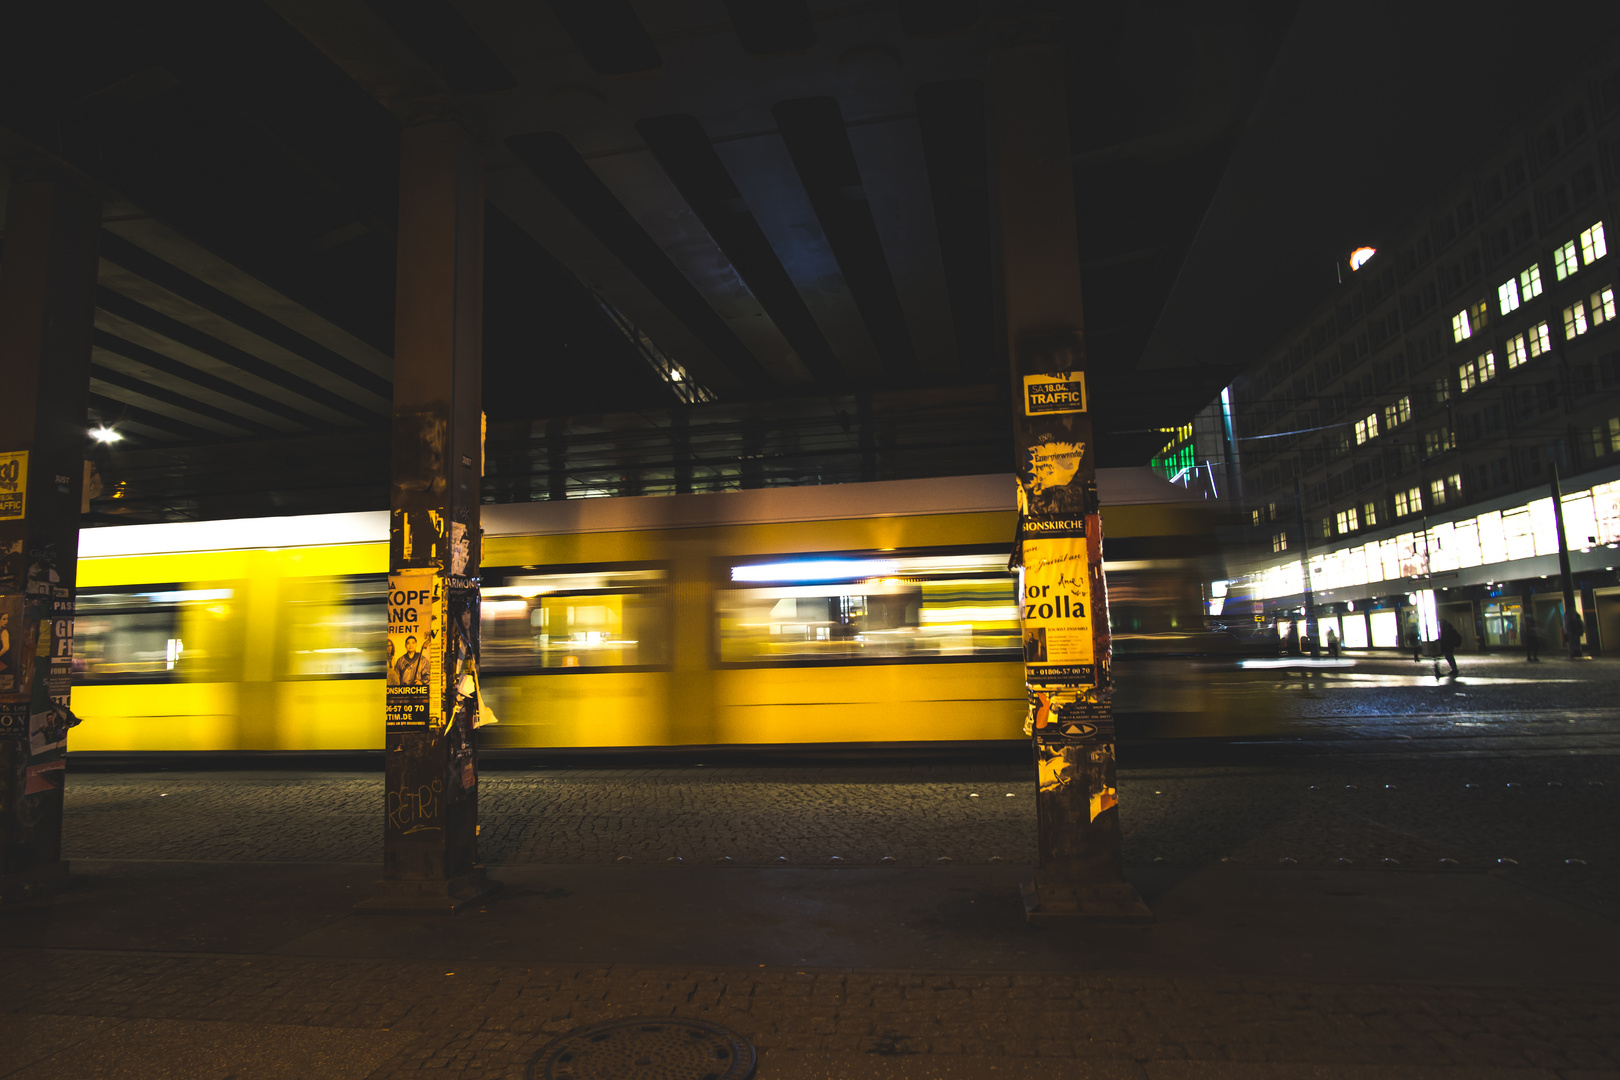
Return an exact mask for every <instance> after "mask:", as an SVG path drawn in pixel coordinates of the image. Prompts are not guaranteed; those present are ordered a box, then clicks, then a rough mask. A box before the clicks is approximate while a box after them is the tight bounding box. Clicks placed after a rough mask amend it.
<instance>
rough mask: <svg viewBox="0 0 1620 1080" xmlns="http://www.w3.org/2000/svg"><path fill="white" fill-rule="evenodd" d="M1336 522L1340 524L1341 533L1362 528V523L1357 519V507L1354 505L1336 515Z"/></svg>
mask: <svg viewBox="0 0 1620 1080" xmlns="http://www.w3.org/2000/svg"><path fill="white" fill-rule="evenodd" d="M1334 523H1335V524H1336V525H1338V527H1339V531H1340V532H1341V533H1349V532H1355V531H1356V530H1357V529H1359V528H1361V524H1360V522H1359V521H1358V520H1357V515H1356V508H1355V507H1353V506H1352V507H1350V508H1349V509H1348V510H1340V511H1339V512H1338V514H1337V515H1335V522H1334Z"/></svg>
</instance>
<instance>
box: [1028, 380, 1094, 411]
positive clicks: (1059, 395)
mask: <svg viewBox="0 0 1620 1080" xmlns="http://www.w3.org/2000/svg"><path fill="white" fill-rule="evenodd" d="M1085 411H1086V373H1085V372H1083V371H1062V372H1058V373H1057V374H1055V375H1025V376H1024V415H1025V416H1045V415H1047V414H1050V413H1083V412H1085Z"/></svg>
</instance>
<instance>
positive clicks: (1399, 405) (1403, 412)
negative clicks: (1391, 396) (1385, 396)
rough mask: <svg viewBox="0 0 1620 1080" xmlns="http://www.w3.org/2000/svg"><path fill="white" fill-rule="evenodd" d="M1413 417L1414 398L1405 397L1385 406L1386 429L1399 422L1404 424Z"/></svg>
mask: <svg viewBox="0 0 1620 1080" xmlns="http://www.w3.org/2000/svg"><path fill="white" fill-rule="evenodd" d="M1410 419H1412V399H1411V398H1409V397H1403V398H1401V399H1400V400H1399V401H1396V402H1393V403H1391V404H1389V405H1385V406H1384V430H1385V431H1388V430H1389V429H1390V428H1392V427H1395V426H1396V425H1398V424H1404V423H1405V422H1406V421H1408V420H1410Z"/></svg>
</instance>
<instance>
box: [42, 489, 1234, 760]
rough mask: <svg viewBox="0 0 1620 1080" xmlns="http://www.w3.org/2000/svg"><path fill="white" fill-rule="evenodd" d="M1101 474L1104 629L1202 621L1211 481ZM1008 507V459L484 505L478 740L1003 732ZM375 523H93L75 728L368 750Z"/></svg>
mask: <svg viewBox="0 0 1620 1080" xmlns="http://www.w3.org/2000/svg"><path fill="white" fill-rule="evenodd" d="M1099 489H1100V493H1101V496H1102V501H1103V504H1104V509H1103V523H1104V534H1105V537H1106V538H1107V542H1108V544H1109V558H1110V566H1109V585H1110V592H1111V594H1112V595H1116V596H1117V597H1118V599H1117V600H1116V602H1115V604H1114V608H1113V612H1112V614H1113V622H1114V625H1115V627H1116V632H1117V633H1118V634H1119V637H1120V645H1121V647H1122V648H1124V649H1126V650H1128V649H1129V648H1130V647H1131V645H1132V642H1133V641H1153V640H1165V639H1169V640H1174V639H1176V638H1177V637H1178V635H1179V636H1185V635H1187V634H1189V633H1193V632H1196V630H1197V629H1199V628H1200V627H1201V618H1200V611H1199V609H1198V593H1197V587H1196V582H1197V580H1198V579H1199V570H1200V568H1199V567H1197V566H1196V565H1194V563H1195V559H1194V558H1193V557H1192V555H1191V554H1190V552H1192V551H1193V550H1194V548H1193V547H1189V545H1188V544H1187V543H1186V541H1187V540H1188V539H1189V538H1190V537H1200V536H1207V535H1208V533H1209V522H1208V515H1207V514H1206V513H1205V512H1204V509H1203V508H1204V507H1207V505H1208V504H1202V505H1200V504H1198V503H1197V502H1189V501H1188V497H1187V496H1186V494H1185V493H1184V492H1183V491H1182V489H1179V488H1175V487H1173V486H1172V485H1169V484H1167V483H1165V482H1164V481H1163V480H1161V479H1159V478H1157V477H1156V476H1154V475H1153V474H1152V473H1151V472H1150V471H1149V470H1146V469H1141V470H1135V469H1130V470H1102V472H1101V474H1100V475H1099ZM1013 515H1014V511H1013V481H1012V478H1011V477H1009V476H973V477H957V478H949V479H934V480H903V481H882V482H876V483H866V484H847V485H840V486H828V487H795V488H769V489H761V490H750V491H734V492H724V493H716V494H702V495H677V496H649V497H640V498H621V499H581V500H569V501H559V502H541V503H525V504H516V505H500V506H496V505H487V506H485V507H483V528H484V533H485V540H484V560H483V597H482V614H481V618H482V646H481V652H482V662H481V671H482V674H483V689H484V692H485V695H486V697H487V698H488V701H489V704H490V706H491V707H492V709H493V711H494V713H495V714H496V715H497V716H498V717H499V719H500V723H499V724H498V725H497V726H494V727H488V728H485V729H484V730H483V732H482V733H481V740H482V745H483V746H484V747H486V748H513V749H515V748H564V747H571V748H577V747H650V746H673V745H689V746H703V745H755V746H757V745H769V746H784V745H794V744H821V745H827V744H840V745H849V744H867V745H870V744H894V743H919V742H932V743H941V742H945V743H959V742H975V741H981V740H999V739H1016V738H1019V737H1021V733H1022V725H1023V718H1024V711H1025V706H1024V694H1023V685H1022V677H1023V675H1022V663H1021V656H1020V644H1019V642H1020V639H1019V634H1018V626H1017V609H1016V602H1015V588H1016V586H1015V583H1014V580H1013V578H1012V576H1011V575H1010V574H1009V573H1008V572H1007V569H1006V561H1007V552H1008V548H1009V544H1010V539H1011V536H1012V530H1013V522H1014V516H1013ZM387 528H388V524H387V514H386V513H381V512H376V513H356V514H327V515H314V516H309V517H291V518H258V519H243V520H235V521H213V522H196V523H185V524H161V525H134V526H116V527H109V528H101V529H93V530H86V531H85V532H84V534H83V537H82V540H81V556H80V563H79V599H78V614H77V619H76V624H75V646H74V651H75V661H74V664H75V669H76V670H75V685H74V689H73V708H74V711H75V712H76V713H77V714H78V715H79V716H80V717H82V718H83V720H84V723H83V725H82V726H80V727H78V728H76V729H75V730H74V732H73V737H72V740H71V743H70V746H71V748H72V750H73V751H75V752H81V753H82V752H116V753H139V752H157V751H161V752H175V751H191V752H202V753H209V752H212V753H242V752H253V751H304V752H327V751H350V750H364V749H375V748H380V747H381V745H382V732H383V723H382V716H383V700H382V699H383V678H382V669H383V662H384V661H383V651H384V640H385V633H386V621H385V619H386V617H385V612H384V608H383V600H384V596H385V591H386V590H385V588H384V582H385V576H386V572H387V562H388V551H387ZM1133 544H1136V545H1137V546H1136V548H1134V549H1133V548H1132V545H1133ZM1115 550H1120V551H1122V552H1124V553H1125V554H1127V555H1130V556H1135V557H1128V558H1124V559H1115V558H1114V556H1113V554H1112V553H1113V551H1115ZM1116 563H1117V565H1114V564H1116Z"/></svg>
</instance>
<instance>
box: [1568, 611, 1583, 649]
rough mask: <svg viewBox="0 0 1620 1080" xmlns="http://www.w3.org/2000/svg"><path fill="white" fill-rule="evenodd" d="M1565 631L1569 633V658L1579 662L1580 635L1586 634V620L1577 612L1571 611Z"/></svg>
mask: <svg viewBox="0 0 1620 1080" xmlns="http://www.w3.org/2000/svg"><path fill="white" fill-rule="evenodd" d="M1565 630H1566V631H1567V632H1568V633H1569V658H1570V659H1571V660H1579V659H1580V658H1581V635H1583V634H1585V633H1586V620H1585V619H1583V618H1581V613H1580V612H1579V611H1575V610H1573V609H1571V611H1570V613H1569V623H1568V625H1567V626H1566V627H1565Z"/></svg>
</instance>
